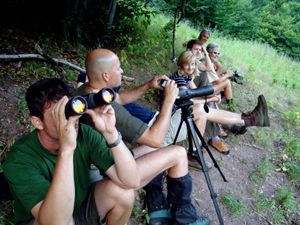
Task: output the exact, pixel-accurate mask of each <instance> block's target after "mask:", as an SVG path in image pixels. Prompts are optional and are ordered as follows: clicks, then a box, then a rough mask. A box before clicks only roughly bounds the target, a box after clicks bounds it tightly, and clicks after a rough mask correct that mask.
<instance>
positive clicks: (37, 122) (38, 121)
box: [31, 116, 44, 130]
mask: <svg viewBox="0 0 300 225" xmlns="http://www.w3.org/2000/svg"><path fill="white" fill-rule="evenodd" d="M31 123H32V124H33V126H34V127H35V128H36V129H38V130H43V129H44V123H43V121H42V120H41V119H40V118H38V117H37V116H32V117H31Z"/></svg>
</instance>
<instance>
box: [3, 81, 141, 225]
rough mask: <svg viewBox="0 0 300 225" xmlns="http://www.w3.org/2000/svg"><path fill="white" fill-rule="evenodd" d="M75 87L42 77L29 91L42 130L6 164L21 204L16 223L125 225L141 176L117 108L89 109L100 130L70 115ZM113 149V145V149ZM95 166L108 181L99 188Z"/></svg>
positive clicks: (32, 113) (36, 123) (24, 140)
mask: <svg viewBox="0 0 300 225" xmlns="http://www.w3.org/2000/svg"><path fill="white" fill-rule="evenodd" d="M67 96H68V97H69V96H71V92H70V88H69V86H67V85H66V83H65V82H63V81H62V80H60V79H56V78H52V79H42V80H40V81H38V82H36V83H35V84H33V85H32V86H30V87H29V88H28V90H27V92H26V101H27V105H28V108H29V111H30V116H31V121H32V124H33V126H34V127H35V128H36V129H35V130H34V131H33V132H31V133H30V134H28V135H27V136H25V137H23V138H21V139H20V140H18V141H16V142H15V143H14V145H13V146H12V147H11V150H10V151H9V153H8V155H7V158H6V160H5V163H4V165H3V169H4V175H5V178H6V180H7V182H8V184H9V186H10V190H11V192H12V195H13V197H14V200H15V220H16V221H15V222H16V224H81V225H83V224H89V225H91V224H99V223H100V224H101V222H100V221H101V220H102V221H105V220H107V224H122V225H124V224H125V223H126V222H127V220H128V218H129V216H130V214H131V209H132V206H133V201H134V193H133V191H132V188H136V187H138V186H139V185H140V175H139V173H138V170H137V165H136V162H135V160H134V158H133V157H132V154H131V152H130V151H129V150H128V148H127V147H126V145H125V144H123V142H122V139H121V136H120V135H119V133H118V131H117V129H116V128H115V115H114V110H113V109H112V108H111V107H110V106H104V107H102V108H100V107H99V109H96V110H93V111H92V110H88V111H87V113H89V114H90V115H91V117H92V118H93V121H94V122H95V128H96V129H97V130H98V131H99V132H100V133H101V134H102V135H100V134H99V132H97V131H95V130H94V129H91V128H90V127H89V126H85V125H80V126H79V123H78V118H79V116H70V117H69V119H68V120H67V119H66V117H65V105H66V103H67V102H68V97H67ZM107 146H111V149H109V148H108V147H107ZM91 163H93V164H94V165H96V166H97V167H98V169H99V170H100V171H101V172H103V173H105V174H106V175H107V178H105V179H103V180H102V181H100V182H97V183H95V184H93V185H90V181H89V176H88V173H89V167H90V164H91Z"/></svg>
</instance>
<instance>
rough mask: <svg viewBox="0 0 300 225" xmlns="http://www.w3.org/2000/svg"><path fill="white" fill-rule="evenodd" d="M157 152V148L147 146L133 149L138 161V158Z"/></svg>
mask: <svg viewBox="0 0 300 225" xmlns="http://www.w3.org/2000/svg"><path fill="white" fill-rule="evenodd" d="M155 150H157V148H151V147H149V146H146V145H140V146H138V147H136V148H134V149H132V152H133V153H134V158H135V159H137V158H139V157H141V156H142V155H145V154H148V153H150V152H153V151H155Z"/></svg>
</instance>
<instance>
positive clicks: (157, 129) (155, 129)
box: [137, 79, 178, 148]
mask: <svg viewBox="0 0 300 225" xmlns="http://www.w3.org/2000/svg"><path fill="white" fill-rule="evenodd" d="M168 80H169V81H168V83H167V85H166V87H165V89H164V99H163V103H162V106H161V110H160V113H159V115H158V117H157V119H156V120H155V122H154V123H153V125H152V126H151V127H150V128H149V129H147V130H146V131H145V132H144V133H143V135H142V136H141V137H140V138H139V139H138V141H137V142H138V143H139V144H143V145H148V146H150V147H153V148H158V147H160V146H161V144H162V142H163V140H164V138H165V135H166V133H167V131H168V127H169V123H170V119H171V113H172V107H173V104H174V102H175V100H176V98H177V96H178V88H177V86H176V84H175V81H173V80H170V79H168Z"/></svg>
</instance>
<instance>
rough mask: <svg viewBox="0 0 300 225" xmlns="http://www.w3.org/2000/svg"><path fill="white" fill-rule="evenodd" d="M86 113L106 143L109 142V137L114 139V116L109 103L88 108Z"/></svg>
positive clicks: (115, 131)
mask: <svg viewBox="0 0 300 225" xmlns="http://www.w3.org/2000/svg"><path fill="white" fill-rule="evenodd" d="M87 114H89V115H90V116H91V117H92V119H93V122H94V124H95V127H96V129H97V130H98V131H99V132H100V133H101V134H102V135H103V136H104V138H105V139H106V141H107V142H108V143H110V142H109V141H110V140H109V139H113V140H115V136H116V135H117V130H116V127H115V124H116V117H115V111H114V109H113V108H112V106H111V105H104V106H101V107H97V108H95V109H88V110H87Z"/></svg>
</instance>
